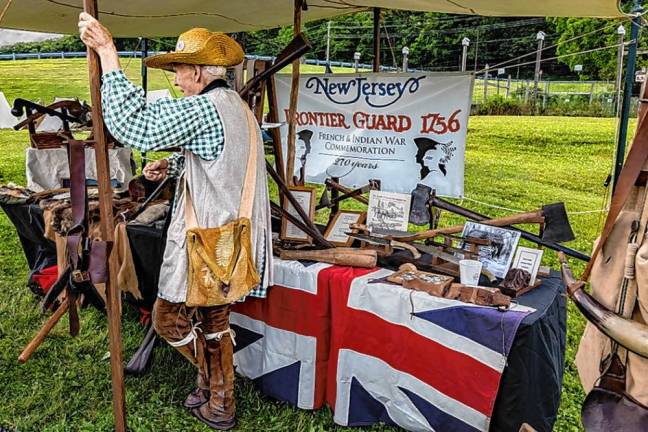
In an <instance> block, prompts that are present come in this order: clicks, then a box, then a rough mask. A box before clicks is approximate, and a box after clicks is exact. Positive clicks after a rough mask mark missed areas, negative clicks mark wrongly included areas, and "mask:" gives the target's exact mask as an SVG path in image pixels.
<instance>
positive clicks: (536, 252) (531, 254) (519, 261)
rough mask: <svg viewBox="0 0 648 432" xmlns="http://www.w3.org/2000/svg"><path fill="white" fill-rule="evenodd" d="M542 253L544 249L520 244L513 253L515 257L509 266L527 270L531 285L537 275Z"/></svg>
mask: <svg viewBox="0 0 648 432" xmlns="http://www.w3.org/2000/svg"><path fill="white" fill-rule="evenodd" d="M542 254H544V251H543V250H541V249H532V248H528V247H524V246H520V247H519V248H518V250H517V252H516V253H515V258H514V259H513V265H511V268H518V269H522V270H526V271H528V272H529V273H530V274H531V282H530V284H531V285H533V284H535V281H536V277H537V276H538V269H539V268H540V262H541V261H542Z"/></svg>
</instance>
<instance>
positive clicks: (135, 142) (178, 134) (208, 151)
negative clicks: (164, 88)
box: [101, 70, 267, 297]
mask: <svg viewBox="0 0 648 432" xmlns="http://www.w3.org/2000/svg"><path fill="white" fill-rule="evenodd" d="M101 102H102V104H103V115H104V121H105V122H106V127H108V130H110V133H111V134H112V135H113V136H114V137H115V138H116V139H117V140H118V141H119V142H121V143H122V144H125V145H127V146H129V147H132V148H135V149H137V150H140V151H143V152H146V151H154V150H163V149H165V148H171V147H182V148H184V149H185V150H187V151H190V152H192V153H194V154H196V155H198V156H200V157H201V158H203V159H206V160H214V159H216V158H217V157H218V156H220V154H221V153H222V152H223V144H224V142H225V139H224V135H223V124H222V122H221V119H220V116H219V115H218V111H216V107H215V106H214V104H213V103H212V102H211V101H210V100H209V98H208V97H207V96H206V95H197V96H189V97H183V98H180V99H172V98H163V99H158V100H156V101H155V102H152V103H146V97H145V95H144V90H143V89H142V88H140V87H137V86H136V85H134V84H133V83H131V82H130V81H129V80H128V78H126V75H124V72H122V71H121V70H116V71H112V72H108V73H107V74H105V75H104V76H103V78H102V84H101ZM167 160H168V161H169V169H168V175H170V176H176V177H177V176H179V175H180V174H181V172H182V171H183V169H184V154H182V153H174V154H173V155H171V156H170V157H168V158H167ZM266 252H267V251H266V250H265V249H263V250H262V251H261V254H260V257H259V258H260V259H258V262H260V263H261V268H260V269H258V270H259V273H260V274H261V278H262V279H263V273H264V272H265V268H263V263H265V254H266ZM266 294H267V290H266V289H265V288H263V284H261V285H259V286H257V287H256V288H255V289H253V290H252V291H251V292H250V294H249V295H250V296H253V297H265V296H266Z"/></svg>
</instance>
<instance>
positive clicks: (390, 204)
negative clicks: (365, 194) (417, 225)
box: [367, 190, 412, 232]
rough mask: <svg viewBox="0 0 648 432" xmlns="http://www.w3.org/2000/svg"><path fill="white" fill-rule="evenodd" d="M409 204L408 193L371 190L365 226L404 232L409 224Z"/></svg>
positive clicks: (410, 201)
mask: <svg viewBox="0 0 648 432" xmlns="http://www.w3.org/2000/svg"><path fill="white" fill-rule="evenodd" d="M411 204H412V196H411V195H410V194H403V193H396V192H385V191H380V190H371V191H370V192H369V207H368V209H367V226H368V227H369V229H374V228H381V229H387V230H395V231H403V232H405V231H407V227H408V224H409V214H410V206H411Z"/></svg>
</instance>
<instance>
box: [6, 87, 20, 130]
mask: <svg viewBox="0 0 648 432" xmlns="http://www.w3.org/2000/svg"><path fill="white" fill-rule="evenodd" d="M24 119H25V116H22V117H21V118H16V117H14V116H13V114H11V106H10V105H9V102H8V101H7V98H5V95H4V93H2V92H0V129H10V128H12V127H14V125H15V124H16V123H19V122H21V121H23V120H24Z"/></svg>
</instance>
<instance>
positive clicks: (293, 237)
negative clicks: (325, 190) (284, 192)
mask: <svg viewBox="0 0 648 432" xmlns="http://www.w3.org/2000/svg"><path fill="white" fill-rule="evenodd" d="M288 189H289V190H290V191H291V192H292V194H293V196H294V197H295V200H297V203H299V205H300V206H301V208H302V209H304V211H305V212H306V214H307V215H308V218H309V219H310V220H313V219H314V218H315V192H316V189H315V188H314V187H307V186H290V187H289V188H288ZM283 208H285V209H286V211H287V212H288V213H290V214H291V215H293V216H295V217H296V218H297V219H299V220H301V218H300V217H299V214H298V213H297V210H295V207H293V205H292V204H291V203H290V202H289V201H288V198H286V197H284V202H283ZM281 239H282V240H290V241H296V242H303V243H312V242H313V239H312V238H311V237H310V236H309V235H308V234H306V233H305V232H303V231H302V230H300V229H299V228H297V227H296V226H295V225H294V224H292V223H290V222H289V221H288V219H286V218H285V217H284V218H282V220H281Z"/></svg>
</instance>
